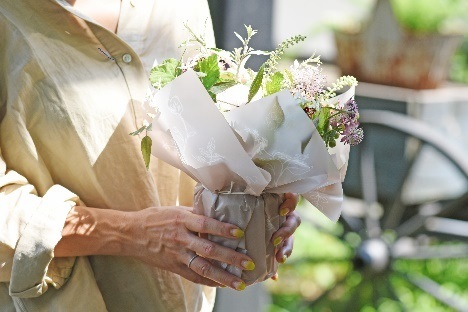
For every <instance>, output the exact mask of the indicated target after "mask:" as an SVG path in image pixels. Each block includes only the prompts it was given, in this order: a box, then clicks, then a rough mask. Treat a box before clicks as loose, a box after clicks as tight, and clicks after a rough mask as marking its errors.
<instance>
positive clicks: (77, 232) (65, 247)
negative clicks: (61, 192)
mask: <svg viewBox="0 0 468 312" xmlns="http://www.w3.org/2000/svg"><path fill="white" fill-rule="evenodd" d="M132 214H134V213H132V212H124V211H117V210H110V209H97V208H89V207H82V206H76V207H74V208H73V209H72V210H71V211H70V213H69V214H68V216H67V219H66V222H65V226H64V228H63V230H62V239H61V240H60V241H59V243H58V244H57V246H56V247H55V250H54V253H55V256H56V257H68V256H89V255H127V254H129V253H131V251H130V250H129V249H130V248H131V246H132V244H131V233H129V232H130V229H131V228H132V220H133V219H134V218H132V217H131V215H132Z"/></svg>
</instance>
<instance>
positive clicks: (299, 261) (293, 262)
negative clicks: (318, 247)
mask: <svg viewBox="0 0 468 312" xmlns="http://www.w3.org/2000/svg"><path fill="white" fill-rule="evenodd" d="M351 260H352V259H351V257H349V258H346V257H344V258H331V257H326V258H325V257H321V258H319V257H317V258H315V257H308V258H301V259H294V260H290V261H288V262H286V263H285V264H284V265H285V266H294V265H301V264H321V263H326V264H332V263H343V262H351Z"/></svg>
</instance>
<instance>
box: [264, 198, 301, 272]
mask: <svg viewBox="0 0 468 312" xmlns="http://www.w3.org/2000/svg"><path fill="white" fill-rule="evenodd" d="M298 199H299V196H298V195H295V194H293V193H286V194H284V202H283V203H282V204H281V206H280V208H279V209H280V211H279V213H280V215H282V216H286V221H285V222H284V223H283V225H282V226H281V228H280V229H279V230H278V231H276V232H275V234H273V236H272V238H271V241H272V242H273V244H274V245H275V247H276V260H277V261H278V262H279V263H284V262H285V261H286V259H287V258H289V256H291V253H292V250H293V245H294V232H295V231H296V229H297V228H298V227H299V225H300V224H301V218H300V217H299V215H298V214H297V212H296V211H295V209H296V205H297V202H298Z"/></svg>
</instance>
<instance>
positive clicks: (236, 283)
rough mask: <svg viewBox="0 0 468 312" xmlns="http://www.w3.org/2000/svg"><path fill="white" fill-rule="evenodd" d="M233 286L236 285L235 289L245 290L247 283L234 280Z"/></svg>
mask: <svg viewBox="0 0 468 312" xmlns="http://www.w3.org/2000/svg"><path fill="white" fill-rule="evenodd" d="M232 286H233V287H234V289H235V290H244V289H245V283H244V282H234V283H232Z"/></svg>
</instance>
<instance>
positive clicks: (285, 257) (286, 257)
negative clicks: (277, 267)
mask: <svg viewBox="0 0 468 312" xmlns="http://www.w3.org/2000/svg"><path fill="white" fill-rule="evenodd" d="M287 259H288V256H286V255H284V256H283V258H282V259H281V263H285V262H286V260H287Z"/></svg>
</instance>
